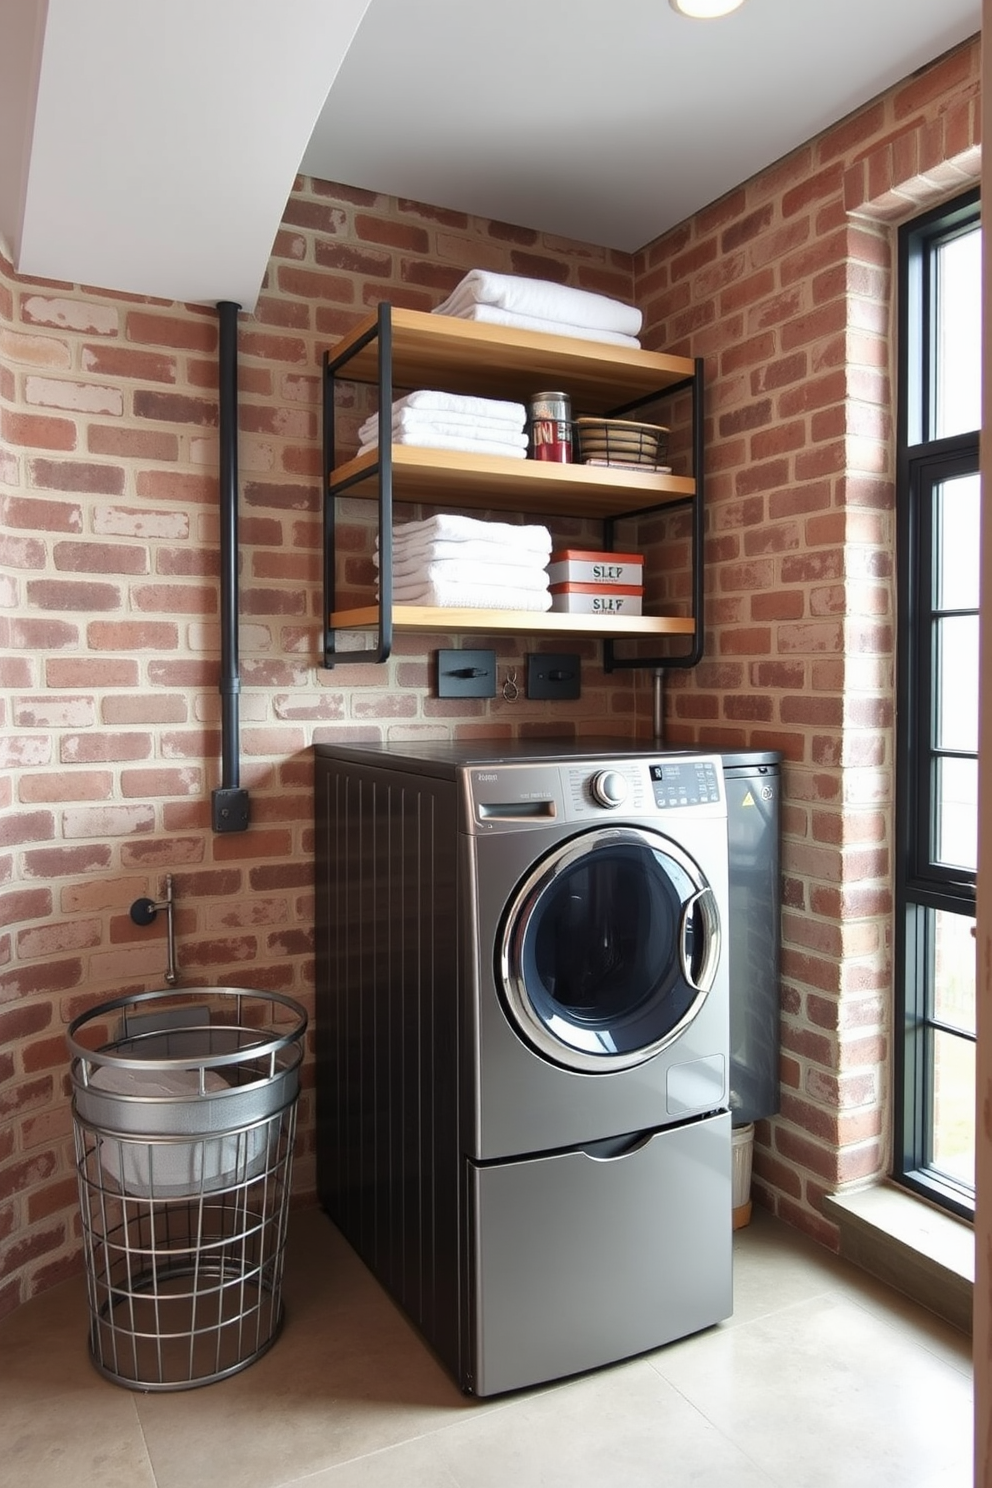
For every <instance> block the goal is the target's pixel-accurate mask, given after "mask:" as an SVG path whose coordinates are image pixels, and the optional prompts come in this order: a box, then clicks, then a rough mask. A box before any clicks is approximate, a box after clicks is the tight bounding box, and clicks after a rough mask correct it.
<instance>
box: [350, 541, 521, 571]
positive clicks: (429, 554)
mask: <svg viewBox="0 0 992 1488" xmlns="http://www.w3.org/2000/svg"><path fill="white" fill-rule="evenodd" d="M548 541H549V545H550V538H549V539H548ZM549 556H550V546H549V548H548V549H547V550H545V549H544V548H541V549H540V550H539V551H535V552H530V551H529V550H528V549H526V548H520V547H511V546H510V544H509V543H494V542H483V541H480V540H478V539H474V538H469V539H468V540H467V541H466V542H446V541H445V540H444V539H441V540H439V541H434V540H430V541H427V542H424V541H422V540H417V541H411V542H397V541H396V539H395V538H394V539H393V576H394V577H397V576H399V575H400V574H404V575H405V574H410V573H416V572H418V571H419V570H420V569H422V568H423V567H424V566H425V565H426V564H428V563H446V562H448V561H450V560H451V559H453V558H457V559H459V560H460V561H462V562H466V563H485V564H488V565H490V566H491V567H493V568H495V567H497V565H498V566H502V567H507V566H509V567H511V568H519V567H525V568H533V569H536V570H537V571H538V573H544V569H545V565H546V563H547V561H548V557H549ZM372 562H373V563H374V564H375V566H376V568H378V567H379V551H378V547H377V548H376V551H375V552H374V553H373V554H372Z"/></svg>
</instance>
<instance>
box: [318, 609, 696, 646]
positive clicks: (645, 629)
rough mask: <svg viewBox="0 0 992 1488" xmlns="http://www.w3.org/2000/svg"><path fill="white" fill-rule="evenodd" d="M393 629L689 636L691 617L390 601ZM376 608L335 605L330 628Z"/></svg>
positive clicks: (372, 620)
mask: <svg viewBox="0 0 992 1488" xmlns="http://www.w3.org/2000/svg"><path fill="white" fill-rule="evenodd" d="M392 613H393V629H394V630H397V631H442V632H448V631H450V632H458V633H459V634H461V633H463V632H464V633H466V634H467V633H474V632H479V631H482V632H485V633H487V634H488V633H491V632H492V631H504V632H514V633H516V634H522V635H544V634H547V635H557V634H563V635H579V636H594V637H596V638H598V639H600V640H602V639H604V638H607V637H610V636H626V637H631V636H691V635H693V634H695V629H696V627H695V623H694V622H693V621H692V620H691V619H685V618H682V617H680V616H679V617H677V616H665V615H572V614H567V615H566V614H560V613H557V612H555V613H550V612H546V611H545V612H542V611H539V610H462V609H435V608H429V607H428V606H426V605H394V606H393V612H392ZM378 625H379V610H378V607H377V606H376V605H365V606H363V607H362V608H360V609H355V610H335V611H334V612H333V613H332V614H331V616H330V626H331V629H332V630H376V629H378Z"/></svg>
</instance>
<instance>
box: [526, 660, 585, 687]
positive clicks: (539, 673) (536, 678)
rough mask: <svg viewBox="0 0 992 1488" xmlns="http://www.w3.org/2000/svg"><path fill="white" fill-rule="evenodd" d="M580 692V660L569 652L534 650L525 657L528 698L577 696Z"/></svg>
mask: <svg viewBox="0 0 992 1488" xmlns="http://www.w3.org/2000/svg"><path fill="white" fill-rule="evenodd" d="M581 692H582V662H581V660H580V658H579V657H578V656H575V655H573V654H572V653H571V652H561V651H547V652H534V653H533V654H532V655H530V656H528V657H527V696H528V697H529V698H577V697H579V696H580V695H581Z"/></svg>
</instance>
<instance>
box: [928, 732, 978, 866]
mask: <svg viewBox="0 0 992 1488" xmlns="http://www.w3.org/2000/svg"><path fill="white" fill-rule="evenodd" d="M935 799H936V811H935V813H934V815H935V821H934V828H935V834H936V842H935V844H934V845H935V857H936V860H937V862H938V863H943V864H944V865H945V866H946V867H948V868H967V869H970V870H971V872H973V873H974V872H975V871H976V869H977V867H978V840H977V839H978V825H977V824H978V761H977V760H968V759H940V758H938V759H937V761H936V794H935Z"/></svg>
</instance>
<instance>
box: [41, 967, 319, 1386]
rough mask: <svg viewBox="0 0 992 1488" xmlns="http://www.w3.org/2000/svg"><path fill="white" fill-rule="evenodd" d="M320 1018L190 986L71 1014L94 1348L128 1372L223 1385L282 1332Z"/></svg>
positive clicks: (106, 1363) (174, 1382)
mask: <svg viewBox="0 0 992 1488" xmlns="http://www.w3.org/2000/svg"><path fill="white" fill-rule="evenodd" d="M306 1022H307V1019H306V1013H305V1012H304V1010H303V1008H301V1007H300V1006H299V1004H298V1003H296V1002H294V1001H293V1000H292V999H291V998H288V997H284V996H282V995H280V994H278V993H274V992H259V991H251V990H248V989H245V988H240V987H190V988H184V989H182V990H173V989H170V990H168V991H161V992H145V993H140V994H138V995H137V996H135V997H130V998H127V997H124V998H118V999H117V1000H116V1001H113V1002H108V1003H103V1004H101V1005H100V1006H99V1007H96V1008H93V1009H92V1010H91V1011H90V1012H88V1013H84V1014H83V1015H82V1016H81V1017H79V1018H77V1019H75V1021H74V1022H73V1023H71V1024H70V1026H69V1031H68V1042H69V1048H70V1051H71V1056H72V1059H71V1075H72V1089H73V1101H72V1111H73V1135H74V1139H75V1148H76V1172H77V1177H78V1182H79V1197H80V1207H81V1210H82V1227H83V1248H84V1255H85V1261H86V1280H87V1292H88V1299H89V1310H90V1352H91V1355H92V1358H93V1362H94V1364H95V1365H96V1367H97V1368H98V1369H99V1370H100V1372H101V1373H102V1374H104V1375H106V1376H107V1377H108V1378H110V1379H112V1380H115V1381H116V1382H117V1383H118V1384H122V1385H127V1386H129V1387H130V1388H132V1389H140V1390H182V1389H190V1388H192V1387H193V1386H195V1385H204V1384H209V1383H212V1382H213V1381H214V1380H218V1379H223V1378H225V1377H226V1376H227V1375H229V1374H234V1373H236V1372H237V1371H238V1370H240V1369H244V1368H246V1367H247V1365H249V1364H251V1363H252V1362H253V1361H254V1360H255V1359H257V1358H259V1357H260V1355H261V1354H263V1353H264V1352H265V1351H266V1349H268V1348H269V1347H271V1345H272V1344H273V1343H274V1342H275V1339H276V1338H277V1336H278V1333H279V1329H280V1327H281V1325H282V1272H283V1258H284V1253H285V1243H286V1228H287V1219H288V1211H289V1197H290V1186H291V1179H292V1161H293V1143H294V1139H295V1133H296V1107H297V1097H298V1095H299V1071H300V1064H301V1061H302V1058H303V1036H304V1033H305V1030H306Z"/></svg>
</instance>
